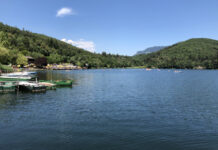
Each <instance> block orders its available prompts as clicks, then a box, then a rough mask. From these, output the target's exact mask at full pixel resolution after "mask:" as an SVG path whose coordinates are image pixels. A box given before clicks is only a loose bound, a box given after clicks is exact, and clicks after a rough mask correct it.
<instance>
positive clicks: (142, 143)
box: [0, 69, 218, 150]
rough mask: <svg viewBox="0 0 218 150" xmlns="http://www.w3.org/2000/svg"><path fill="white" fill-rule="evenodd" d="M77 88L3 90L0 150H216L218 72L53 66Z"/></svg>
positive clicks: (53, 74)
mask: <svg viewBox="0 0 218 150" xmlns="http://www.w3.org/2000/svg"><path fill="white" fill-rule="evenodd" d="M38 74H39V76H40V78H41V79H51V78H53V79H75V80H76V84H75V85H73V87H72V88H59V89H57V90H56V91H47V92H46V93H42V94H31V93H25V94H24V93H23V94H22V93H19V94H4V95H0V150H143V149H146V150H217V149H218V71H206V70H202V71H199V70H182V72H181V73H174V72H173V71H172V70H171V71H168V70H160V71H158V70H152V71H146V70H144V69H126V70H124V69H113V70H112V69H111V70H110V69H109V70H85V71H47V72H39V73H38Z"/></svg>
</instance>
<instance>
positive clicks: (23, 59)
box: [16, 53, 28, 66]
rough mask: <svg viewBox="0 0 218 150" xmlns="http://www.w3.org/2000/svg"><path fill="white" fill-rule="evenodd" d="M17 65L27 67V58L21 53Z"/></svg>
mask: <svg viewBox="0 0 218 150" xmlns="http://www.w3.org/2000/svg"><path fill="white" fill-rule="evenodd" d="M16 63H17V65H21V66H25V65H27V64H28V62H27V58H26V57H25V56H24V55H22V54H21V53H19V54H18V55H17V60H16Z"/></svg>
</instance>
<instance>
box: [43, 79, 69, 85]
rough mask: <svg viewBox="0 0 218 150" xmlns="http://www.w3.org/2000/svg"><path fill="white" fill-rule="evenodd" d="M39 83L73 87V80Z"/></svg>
mask: <svg viewBox="0 0 218 150" xmlns="http://www.w3.org/2000/svg"><path fill="white" fill-rule="evenodd" d="M39 82H47V83H52V84H55V85H56V86H72V84H73V80H39Z"/></svg>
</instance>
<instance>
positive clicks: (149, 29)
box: [0, 0, 218, 55]
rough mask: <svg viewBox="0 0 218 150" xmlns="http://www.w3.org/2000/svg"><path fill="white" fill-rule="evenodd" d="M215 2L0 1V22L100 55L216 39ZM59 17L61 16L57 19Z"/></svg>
mask: <svg viewBox="0 0 218 150" xmlns="http://www.w3.org/2000/svg"><path fill="white" fill-rule="evenodd" d="M217 6H218V0H0V22H3V23H5V24H8V25H12V26H16V27H19V28H24V29H26V30H30V31H32V32H36V33H42V34H45V35H49V36H52V37H55V38H57V39H60V40H61V39H62V40H64V41H66V42H68V43H71V44H74V45H76V46H79V47H84V48H86V49H88V50H91V51H95V52H97V53H100V52H102V51H106V52H108V53H113V54H117V53H118V54H123V55H133V54H135V53H136V51H138V50H143V49H145V48H147V47H151V46H160V45H171V44H174V43H176V42H179V41H184V40H187V39H190V38H197V37H205V38H212V39H218V9H217ZM58 11H59V15H58V14H57V13H58Z"/></svg>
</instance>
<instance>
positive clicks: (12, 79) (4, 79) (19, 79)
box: [0, 75, 32, 81]
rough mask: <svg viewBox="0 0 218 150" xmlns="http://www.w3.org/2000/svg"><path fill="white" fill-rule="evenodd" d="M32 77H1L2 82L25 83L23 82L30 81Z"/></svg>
mask: <svg viewBox="0 0 218 150" xmlns="http://www.w3.org/2000/svg"><path fill="white" fill-rule="evenodd" d="M30 79H32V77H30V76H6V75H3V76H0V81H23V80H30Z"/></svg>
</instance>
